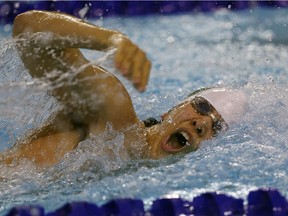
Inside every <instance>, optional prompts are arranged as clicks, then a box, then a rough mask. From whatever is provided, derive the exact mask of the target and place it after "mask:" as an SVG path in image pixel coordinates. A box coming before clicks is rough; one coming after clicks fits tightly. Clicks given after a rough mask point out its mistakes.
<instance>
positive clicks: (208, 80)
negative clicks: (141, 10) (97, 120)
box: [0, 9, 288, 214]
mask: <svg viewBox="0 0 288 216" xmlns="http://www.w3.org/2000/svg"><path fill="white" fill-rule="evenodd" d="M287 20H288V10H285V9H274V10H267V9H253V10H246V11H239V12H237V13H234V12H233V13H232V12H230V11H228V10H221V11H217V12H215V13H211V14H183V15H178V16H147V17H136V18H135V17H133V18H128V17H127V18H117V17H114V18H105V19H99V20H93V21H91V22H94V23H96V24H98V25H100V26H103V27H107V28H112V29H118V30H120V31H122V32H124V33H125V34H127V35H128V36H129V37H130V38H132V40H133V41H134V42H136V43H137V44H139V46H141V47H142V48H143V49H144V50H145V51H146V52H147V55H148V56H149V58H150V59H151V61H152V63H153V68H152V74H151V80H150V83H149V87H148V89H147V91H146V92H145V93H143V94H139V93H137V92H136V91H135V90H134V89H133V88H132V86H131V85H130V84H129V83H128V82H127V81H126V80H123V82H124V83H125V85H126V86H127V89H128V91H129V92H130V93H131V95H132V98H133V103H134V105H135V109H136V112H137V113H138V115H139V116H140V118H142V119H144V118H147V117H150V116H154V117H159V116H160V115H161V114H162V113H163V112H165V111H167V110H168V109H170V108H171V107H172V106H173V105H175V104H177V103H178V102H179V101H180V100H182V99H183V98H184V97H185V96H186V95H187V94H189V93H190V92H191V91H193V90H196V89H198V88H200V87H205V86H215V85H224V86H229V87H232V88H240V89H241V90H242V91H245V92H246V93H247V95H248V96H249V98H248V100H249V104H250V109H249V112H247V114H246V115H245V116H244V117H243V119H242V120H241V121H240V122H239V123H238V124H237V125H234V126H233V127H232V128H231V129H230V131H228V132H227V133H226V134H223V135H220V136H219V137H217V138H216V139H213V140H209V141H207V142H205V143H203V145H202V146H201V148H200V149H199V150H198V151H197V152H194V153H190V154H188V155H185V156H178V157H174V158H167V159H164V160H160V161H153V160H137V161H130V160H127V159H123V158H120V157H115V158H114V159H112V160H111V158H110V160H107V158H106V157H105V155H101V149H102V147H103V145H106V146H107V145H109V146H111V148H113V147H115V146H119V145H120V146H121V143H122V139H121V134H114V135H113V136H114V138H113V139H112V140H111V139H110V140H109V139H107V137H109V135H111V134H113V131H111V130H108V131H107V132H106V133H105V134H103V136H100V137H98V138H97V139H94V140H89V141H87V143H86V145H85V148H80V149H79V150H78V151H75V152H74V153H73V154H71V155H68V156H67V157H66V158H65V160H64V161H63V162H62V163H60V164H59V165H57V166H55V167H53V168H51V169H49V170H46V171H44V172H36V170H35V167H33V165H32V164H30V163H28V162H26V161H23V164H22V165H21V166H20V167H17V168H15V169H7V168H6V167H0V176H1V177H2V179H1V181H0V214H4V213H5V212H6V211H7V210H9V209H10V208H11V207H12V206H15V205H22V204H40V205H42V206H44V207H45V209H47V211H51V210H54V209H55V208H57V207H60V206H62V205H63V204H64V203H66V202H69V201H77V200H85V201H91V202H94V203H97V204H99V205H101V204H103V203H105V202H107V201H108V200H110V199H113V198H119V197H132V198H140V199H143V200H144V202H145V204H146V205H147V206H149V204H151V201H153V200H155V199H156V198H160V197H182V198H184V199H189V200H191V199H192V198H193V197H195V196H197V195H199V194H201V193H203V192H207V191H217V192H219V193H226V194H228V195H232V196H234V197H237V198H245V197H246V196H247V194H248V193H249V191H251V190H254V189H256V188H263V187H264V188H265V187H273V188H278V189H279V191H280V192H281V193H282V194H283V195H284V196H286V198H288V186H287V181H288V177H287V176H288V175H287V174H288V173H287V172H288V170H287V164H288V153H287V152H288V143H287V140H288V133H287V132H288V123H287V119H288V109H287V106H288V97H287V94H288V87H287V86H288V85H287V83H288V78H287V68H288V67H287V66H288V61H287V59H288V39H287V38H286V37H287V35H288V27H287V23H286V22H287ZM2 29H3V31H2V33H1V50H0V64H1V74H0V97H1V100H0V101H1V102H0V112H1V113H0V128H1V130H0V134H1V137H0V143H1V146H0V147H1V149H2V150H4V149H6V148H9V147H10V146H11V145H13V143H14V142H15V141H16V140H17V139H19V138H21V136H23V134H25V133H26V132H27V131H29V130H30V129H31V128H32V129H33V128H35V127H37V126H39V125H41V123H43V122H44V121H45V119H47V117H48V116H49V114H51V113H52V112H53V111H54V110H56V109H57V107H58V105H57V104H56V102H55V100H54V99H53V98H50V97H49V95H47V94H46V93H45V91H44V90H43V89H44V87H43V86H39V85H35V83H33V81H32V80H31V78H30V77H29V75H28V73H27V71H25V69H24V67H23V65H22V63H21V61H20V59H19V57H18V55H17V53H16V51H15V49H14V47H13V43H12V40H11V37H9V33H10V32H9V29H10V27H9V26H6V27H5V28H4V27H3V28H2ZM85 54H86V55H87V57H88V58H90V59H91V60H97V61H99V62H101V64H103V66H105V67H107V68H108V69H109V70H110V71H112V72H115V73H116V74H117V71H114V69H113V67H112V66H111V59H110V58H109V57H108V58H106V56H105V54H101V53H95V52H91V51H85ZM99 58H100V60H99ZM107 140H108V141H107ZM95 143H96V144H97V145H95ZM95 146H99V147H97V148H96V147H95Z"/></svg>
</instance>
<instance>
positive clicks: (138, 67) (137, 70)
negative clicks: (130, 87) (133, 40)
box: [131, 50, 146, 87]
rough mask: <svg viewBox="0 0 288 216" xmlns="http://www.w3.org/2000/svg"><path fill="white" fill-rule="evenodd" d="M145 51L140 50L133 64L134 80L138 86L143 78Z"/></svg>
mask: <svg viewBox="0 0 288 216" xmlns="http://www.w3.org/2000/svg"><path fill="white" fill-rule="evenodd" d="M145 59H146V57H145V53H144V52H142V51H140V50H138V52H137V53H136V55H135V58H134V62H133V66H132V75H131V76H132V81H133V83H134V85H135V87H137V86H138V85H139V84H140V83H141V78H142V71H143V67H144V62H145Z"/></svg>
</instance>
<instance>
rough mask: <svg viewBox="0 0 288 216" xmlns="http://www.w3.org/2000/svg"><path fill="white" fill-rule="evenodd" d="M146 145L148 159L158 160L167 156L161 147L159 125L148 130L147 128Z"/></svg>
mask: <svg viewBox="0 0 288 216" xmlns="http://www.w3.org/2000/svg"><path fill="white" fill-rule="evenodd" d="M146 137H147V143H148V145H149V154H148V157H149V158H151V159H160V158H163V157H165V156H166V155H167V153H166V152H164V151H163V149H162V147H161V141H162V139H163V137H162V136H161V125H159V124H157V125H154V126H152V127H150V128H147V134H146Z"/></svg>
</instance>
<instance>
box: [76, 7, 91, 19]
mask: <svg viewBox="0 0 288 216" xmlns="http://www.w3.org/2000/svg"><path fill="white" fill-rule="evenodd" d="M89 9H90V7H89V4H85V6H84V7H83V8H82V9H81V10H79V12H78V14H79V16H80V17H81V18H82V19H83V18H84V17H85V16H86V14H87V13H88V11H89Z"/></svg>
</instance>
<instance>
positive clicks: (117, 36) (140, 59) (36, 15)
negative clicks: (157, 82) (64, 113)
mask: <svg viewBox="0 0 288 216" xmlns="http://www.w3.org/2000/svg"><path fill="white" fill-rule="evenodd" d="M13 36H14V37H24V38H25V37H26V38H27V36H29V37H31V36H32V37H33V38H34V42H35V43H37V46H43V48H44V47H45V48H46V50H47V47H53V49H57V50H61V49H66V48H87V49H94V50H99V51H102V50H107V49H109V48H117V51H116V54H115V66H116V67H117V68H118V69H119V70H120V71H121V72H122V74H123V75H125V76H127V78H128V79H130V80H132V82H133V83H134V85H135V87H136V88H137V89H138V90H139V91H144V90H145V88H146V85H147V82H148V78H149V73H150V67H151V64H150V61H149V60H148V59H147V58H146V55H145V53H144V52H143V51H142V50H141V49H139V47H137V46H136V45H135V44H133V43H132V42H131V41H130V40H129V39H128V38H127V37H126V36H125V35H124V34H122V33H120V32H118V31H112V30H107V29H104V28H99V27H97V26H94V25H91V24H89V23H86V22H84V21H83V20H80V19H78V18H75V17H72V16H69V15H67V14H62V13H57V12H47V11H28V12H26V13H23V14H20V15H18V16H17V17H16V19H15V21H14V25H13ZM22 45H23V44H22ZM24 52H25V51H24ZM34 54H35V53H34ZM24 63H26V66H29V60H26V61H24ZM33 67H34V65H33ZM35 72H36V71H35ZM32 73H33V72H32ZM32 75H33V74H32ZM35 75H39V72H36V73H35Z"/></svg>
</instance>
